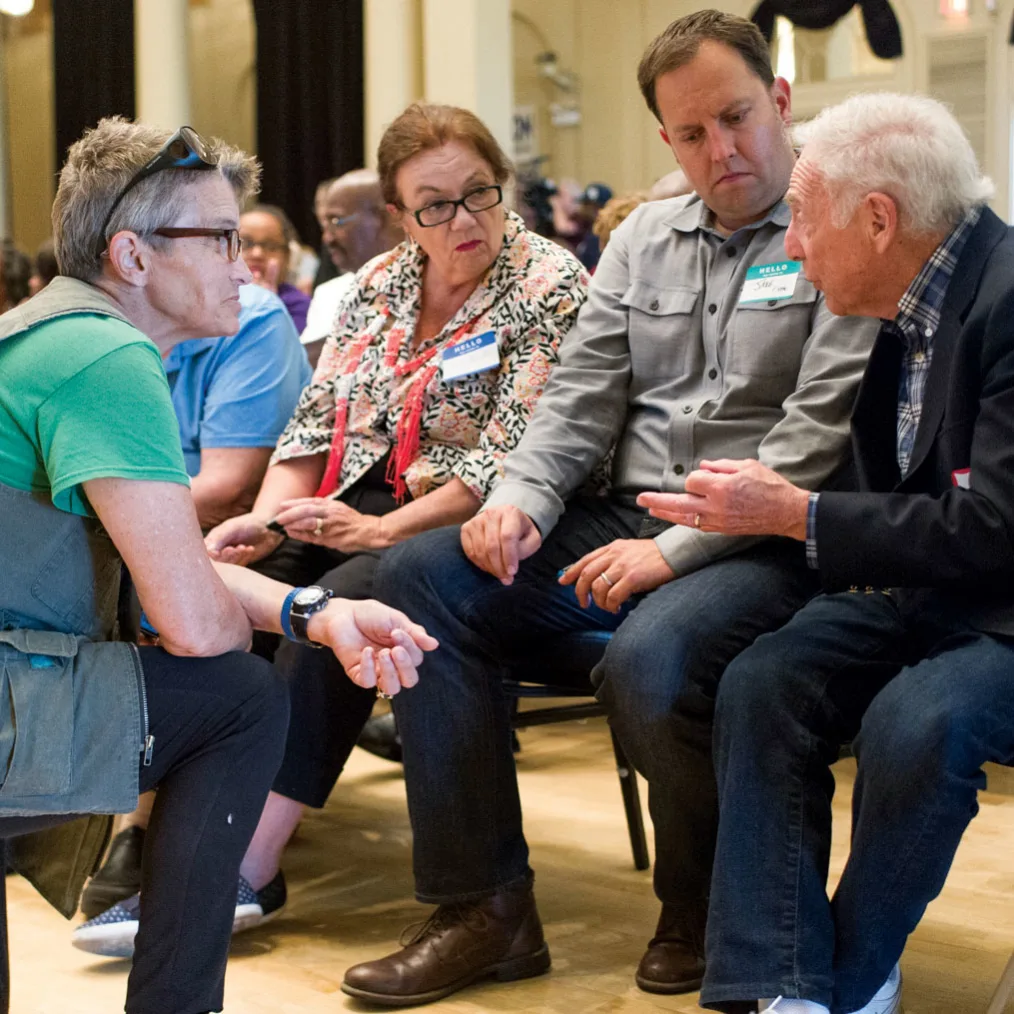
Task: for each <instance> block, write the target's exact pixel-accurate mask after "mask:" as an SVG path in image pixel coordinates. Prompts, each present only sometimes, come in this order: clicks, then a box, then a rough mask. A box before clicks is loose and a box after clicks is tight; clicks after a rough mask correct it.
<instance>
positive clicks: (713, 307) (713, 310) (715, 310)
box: [708, 303, 718, 313]
mask: <svg viewBox="0 0 1014 1014" xmlns="http://www.w3.org/2000/svg"><path fill="white" fill-rule="evenodd" d="M708 313H718V307H717V306H716V305H715V304H714V303H712V304H711V305H710V306H709V307H708Z"/></svg>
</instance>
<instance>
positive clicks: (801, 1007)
mask: <svg viewBox="0 0 1014 1014" xmlns="http://www.w3.org/2000/svg"><path fill="white" fill-rule="evenodd" d="M757 1010H758V1011H770V1012H771V1014H824V1012H826V1011H827V1008H826V1007H823V1006H821V1005H820V1004H819V1003H814V1002H813V1001H812V1000H792V999H786V998H785V997H782V996H778V997H775V999H774V1000H758V1001H757ZM853 1014H902V1012H901V968H900V967H899V966H898V965H895V966H894V968H892V969H891V974H890V975H889V976H888V977H887V981H886V982H885V983H884V984H883V986H881V987H880V989H878V990H877V991H876V993H874V994H873V999H872V1000H870V1002H869V1003H868V1004H867V1005H866V1006H865V1007H863V1008H861V1009H860V1010H857V1011H854V1012H853Z"/></svg>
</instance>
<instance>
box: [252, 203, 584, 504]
mask: <svg viewBox="0 0 1014 1014" xmlns="http://www.w3.org/2000/svg"><path fill="white" fill-rule="evenodd" d="M425 260H426V258H425V254H424V253H423V252H422V250H421V248H420V247H419V245H418V244H417V243H415V242H414V241H413V240H411V239H409V240H406V241H405V242H404V243H402V244H400V245H399V246H397V247H395V248H394V249H393V250H390V251H388V252H387V253H385V254H381V255H380V256H379V257H376V258H374V260H372V261H370V263H369V264H366V265H365V266H364V267H363V268H361V269H360V271H359V272H358V274H357V275H356V282H355V285H354V286H353V287H352V288H351V290H350V291H349V294H348V295H347V296H346V297H345V299H344V301H343V302H342V304H341V306H340V307H339V309H338V312H337V315H336V317H335V321H334V325H333V327H332V330H331V334H330V336H329V337H328V339H327V341H326V343H325V345H324V349H323V351H322V352H321V356H320V361H319V363H318V365H317V370H316V372H315V373H314V376H313V380H312V381H311V383H310V386H309V387H307V388H306V390H305V391H304V392H303V395H302V397H301V398H300V400H299V404H298V405H297V406H296V411H295V414H294V415H293V417H292V419H291V420H290V421H289V424H288V426H287V427H286V428H285V432H284V433H282V435H281V437H280V438H279V440H278V446H277V447H276V449H275V453H274V455H273V457H272V459H271V463H272V464H274V463H276V462H279V461H286V460H288V459H290V458H297V457H302V456H306V455H311V454H328V453H329V452H330V451H331V448H332V441H333V439H334V436H335V429H336V425H339V422H338V413H339V412H342V414H343V417H344V420H343V429H344V450H343V454H342V457H341V468H340V471H339V472H338V475H337V487H336V489H335V490H334V494H335V495H336V496H341V494H342V493H344V492H345V491H346V490H348V489H349V487H351V486H352V485H353V484H354V483H355V482H356V481H357V480H359V479H360V478H362V476H363V475H365V474H366V472H367V471H369V469H370V467H371V466H372V465H374V464H376V463H377V462H378V461H380V460H381V459H382V458H383V457H384V456H385V455H386V454H388V452H389V451H392V450H393V448H394V443H395V436H396V432H397V429H398V424H399V421H400V420H401V417H402V413H403V412H404V411H405V407H406V398H407V396H408V394H409V391H410V390H411V388H412V385H413V382H414V381H416V380H417V379H418V378H419V376H420V373H421V370H422V369H424V368H425V367H424V366H420V367H418V368H413V367H409V368H408V369H407V371H406V365H407V364H411V363H414V362H416V361H417V360H419V359H420V358H421V357H423V356H425V354H426V353H427V352H429V351H430V349H431V348H433V347H434V346H435V347H437V348H438V349H440V350H441V351H443V350H444V349H446V348H447V347H449V346H450V345H451V344H457V342H458V341H464V340H467V338H468V337H470V336H476V335H481V334H484V333H485V332H488V331H491V330H492V331H493V332H494V333H495V335H496V341H497V346H498V350H499V356H500V365H499V368H495V369H489V370H486V371H485V372H482V373H473V374H470V375H467V376H464V377H461V378H460V379H458V380H451V381H444V380H443V379H442V373H441V371H440V370H439V369H437V370H432V369H431V370H430V372H431V374H432V376H431V378H430V382H429V383H428V384H427V385H426V387H425V389H423V391H422V409H421V415H420V417H419V437H418V439H419V443H418V451H417V452H416V454H415V455H414V457H413V458H412V460H411V462H410V464H409V465H408V467H407V468H406V469H405V470H404V472H403V473H402V476H401V478H402V480H403V482H404V484H405V486H406V487H407V489H408V492H409V493H410V494H411V496H412V497H414V498H417V497H420V496H423V495H424V494H426V493H428V492H430V491H431V490H434V489H437V488H438V487H440V486H442V485H443V484H444V483H446V482H448V481H449V480H450V479H451V478H453V477H454V476H458V477H459V478H460V479H461V481H462V482H464V483H465V485H466V486H468V488H469V489H470V490H471V491H472V492H473V493H474V494H475V495H476V497H478V498H479V499H480V500H485V499H486V497H487V496H488V495H489V493H490V491H491V490H492V488H493V486H494V485H495V484H496V482H497V481H498V480H499V479H500V478H501V476H502V474H503V468H502V462H503V459H504V457H505V456H506V455H507V454H508V452H509V451H511V450H512V449H513V448H514V446H515V445H516V444H517V442H518V441H519V440H520V439H521V436H522V434H523V433H524V431H525V427H526V426H527V425H528V421H529V419H530V418H531V415H532V410H533V409H534V408H535V403H536V402H537V401H538V398H539V396H540V395H541V394H542V390H543V388H544V386H545V383H546V379H547V378H548V376H549V371H550V369H551V368H552V367H553V365H554V364H555V363H556V361H557V350H558V348H559V345H560V341H561V339H562V338H563V337H564V335H566V333H567V332H568V331H569V330H570V329H571V327H572V326H573V325H574V322H575V320H576V319H577V313H578V310H579V309H580V307H581V305H582V304H583V303H584V301H585V299H586V298H587V291H588V275H587V274H586V272H585V270H584V268H583V267H582V266H581V264H580V263H579V262H578V261H577V259H576V258H575V257H573V256H572V255H571V254H570V253H568V252H567V251H566V250H564V249H563V248H562V247H560V246H558V245H557V244H555V243H553V242H551V241H550V240H547V239H544V238H543V237H542V236H539V235H537V234H535V233H533V232H530V231H529V230H528V229H526V228H525V225H524V222H523V221H522V219H521V218H520V217H519V216H517V215H515V214H514V213H513V212H508V213H507V216H506V224H505V230H504V242H503V247H502V248H501V250H500V253H499V254H498V255H497V258H496V260H495V261H493V263H492V265H491V266H490V267H489V269H488V270H487V272H486V274H485V276H484V277H483V279H482V281H481V282H480V283H479V285H478V286H477V287H476V289H475V291H474V292H473V293H472V294H471V295H470V296H469V297H468V299H467V300H466V301H465V304H464V305H463V306H462V307H461V309H460V310H459V311H458V312H457V313H456V314H455V315H454V317H452V318H451V320H449V321H448V322H447V324H446V325H445V327H444V328H443V330H442V331H441V332H440V333H439V334H438V335H436V336H435V337H434V338H432V339H431V340H430V341H426V342H423V343H421V344H420V345H419V346H418V347H417V348H415V349H412V348H411V342H412V336H413V333H414V330H415V325H416V322H417V320H418V317H419V300H420V293H421V291H422V271H423V265H424V264H425ZM439 356H440V352H439V351H438V352H436V353H435V355H433V356H431V359H430V363H431V364H432V363H439V361H440V359H439ZM399 367H400V369H399ZM343 377H344V382H343ZM349 385H351V386H349ZM346 403H347V407H346Z"/></svg>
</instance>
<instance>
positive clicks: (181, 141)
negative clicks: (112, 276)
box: [99, 127, 218, 253]
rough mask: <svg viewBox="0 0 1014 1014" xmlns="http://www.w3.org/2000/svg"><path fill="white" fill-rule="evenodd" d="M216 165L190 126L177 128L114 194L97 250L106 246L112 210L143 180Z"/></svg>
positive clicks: (210, 167)
mask: <svg viewBox="0 0 1014 1014" xmlns="http://www.w3.org/2000/svg"><path fill="white" fill-rule="evenodd" d="M217 167H218V163H217V162H216V161H215V159H214V156H213V155H212V154H211V151H210V149H209V148H208V146H207V144H205V143H204V141H203V139H202V138H201V135H200V134H198V133H197V131H196V130H194V128H193V127H180V129H179V130H177V131H176V133H175V134H173V136H172V137H170V138H169V140H168V141H166V143H165V144H164V145H163V146H162V148H161V150H160V151H159V152H158V153H157V154H156V155H155V156H154V157H153V158H152V159H151V160H150V161H148V162H147V163H145V164H144V165H143V166H141V168H140V169H138V170H137V172H136V173H134V175H133V176H132V177H131V178H130V180H129V182H128V183H127V185H126V186H125V187H124V188H123V189H122V190H121V191H120V193H119V194H118V195H117V198H116V200H115V201H113V205H112V207H111V208H110V209H109V214H108V215H106V220H105V221H104V222H103V223H102V233H101V236H102V238H101V241H100V243H101V245H100V247H99V253H102V251H103V250H105V248H106V230H107V229H108V228H109V223H110V222H111V221H112V219H113V213H114V212H115V211H116V209H117V208H118V207H119V206H120V203H121V202H122V201H123V198H124V197H126V196H127V194H129V193H130V191H131V190H133V189H134V187H136V186H137V185H138V183H140V182H141V181H142V180H146V179H147V178H148V177H149V176H153V175H154V174H155V173H159V172H162V170H163V169H216V168H217Z"/></svg>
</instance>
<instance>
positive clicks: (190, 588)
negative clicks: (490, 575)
mask: <svg viewBox="0 0 1014 1014" xmlns="http://www.w3.org/2000/svg"><path fill="white" fill-rule="evenodd" d="M257 177H258V167H257V164H256V162H255V161H254V160H253V159H251V158H249V157H248V156H246V155H244V154H243V153H242V152H240V151H238V150H236V149H234V148H231V147H229V146H227V145H225V144H223V143H221V142H217V141H213V142H211V143H209V142H206V141H204V140H203V139H201V138H200V137H199V136H198V135H197V134H196V133H195V132H194V131H192V130H191V129H190V128H188V127H184V128H181V129H180V130H179V131H178V132H177V133H176V134H174V135H172V136H171V137H170V136H169V135H168V133H167V132H166V131H162V130H158V129H155V128H152V127H147V126H143V125H141V124H134V123H130V122H128V121H126V120H122V119H119V118H111V119H107V120H103V121H101V122H100V123H99V124H98V126H97V127H96V128H95V129H94V130H91V131H89V132H88V133H86V134H85V136H84V137H83V138H82V139H81V140H80V141H78V142H77V143H76V144H75V145H73V146H72V147H71V149H70V152H69V155H68V160H67V163H66V165H65V166H64V168H63V170H62V172H61V174H60V183H59V188H58V190H57V196H56V201H55V203H54V206H53V226H54V235H55V244H56V255H57V259H58V261H59V264H60V269H61V276H60V277H58V278H56V279H55V280H54V281H53V282H52V283H51V284H50V285H49V286H47V287H46V288H45V289H44V290H43V291H42V292H40V293H39V294H38V295H36V296H35V297H33V298H32V299H30V300H29V301H28V302H27V303H25V304H23V305H22V306H20V307H17V308H15V309H13V310H11V311H9V312H8V313H6V314H4V315H3V316H0V560H2V566H0V679H2V681H3V686H0V772H2V771H6V776H5V777H4V779H3V781H2V783H0V839H5V838H11V839H13V841H14V847H13V849H12V851H13V859H14V863H15V865H16V866H18V865H19V864H22V865H23V868H26V869H27V868H31V869H32V871H33V881H34V882H35V883H36V885H37V886H39V888H40V889H41V890H43V892H44V893H45V894H46V896H47V897H48V898H50V900H52V901H54V903H56V904H57V905H58V907H60V908H61V910H62V911H64V913H65V914H66V915H68V916H69V915H70V914H71V913H72V911H73V908H74V907H75V906H76V902H77V898H78V895H79V893H80V888H81V885H82V883H83V879H84V875H85V874H86V873H87V872H88V871H89V870H90V869H91V868H93V866H94V860H95V858H96V853H97V851H98V849H99V848H101V845H102V842H103V841H104V840H105V837H106V830H107V827H108V818H105V817H101V816H100V815H103V814H109V813H115V812H126V811H129V810H131V809H133V808H134V805H135V803H136V799H137V795H138V792H139V791H146V790H149V789H153V788H156V787H157V789H158V792H157V795H156V802H155V807H154V811H153V814H152V819H151V825H150V831H149V834H148V836H147V840H146V843H145V853H146V855H145V863H144V874H143V876H142V884H141V893H142V895H143V896H144V898H145V904H144V908H143V912H142V913H141V914H140V917H139V919H140V928H139V930H138V934H137V941H136V946H135V956H134V964H133V968H132V970H131V973H130V978H129V980H128V984H127V1000H126V1011H127V1012H128V1014H141V1012H144V1014H195V1012H203V1011H212V1010H219V1009H221V1006H222V995H223V985H224V974H225V963H226V957H227V950H228V943H229V936H230V930H231V927H232V921H233V913H234V909H235V906H236V900H237V886H236V885H237V884H239V886H240V893H242V888H243V882H242V879H241V876H240V873H241V870H240V862H241V859H242V857H243V855H244V853H245V851H246V848H247V845H248V843H249V840H250V837H251V835H252V833H253V830H254V827H255V826H256V823H257V819H258V817H259V816H260V813H261V809H262V807H263V804H264V800H265V798H266V796H267V792H268V788H269V787H270V785H271V782H272V779H273V778H274V775H275V771H276V769H277V767H278V764H279V762H280V760H281V755H282V748H283V744H284V739H285V733H286V727H287V721H288V697H287V691H286V688H285V686H284V683H283V681H282V679H281V677H280V676H279V675H278V673H277V672H276V671H275V670H274V669H273V668H272V666H270V665H269V664H267V663H266V662H264V661H263V660H262V659H260V658H257V657H254V656H251V655H249V654H247V653H246V651H245V649H246V648H247V647H248V645H249V643H250V639H251V633H252V630H253V629H255V628H258V629H265V630H271V631H275V632H279V633H284V634H285V635H286V636H289V637H291V638H293V639H294V640H297V641H302V642H304V643H315V644H318V645H320V646H322V647H327V648H330V649H331V650H333V651H334V652H335V654H336V655H337V657H338V659H339V660H340V662H341V663H342V665H343V667H344V669H345V671H346V673H347V674H348V676H349V677H350V678H351V679H353V680H354V681H355V682H356V683H358V684H359V685H361V686H375V687H377V689H378V690H379V691H380V692H381V693H384V694H394V693H397V692H398V691H399V689H401V688H402V687H406V686H412V685H413V684H414V683H415V682H416V681H417V679H418V674H417V671H416V667H417V666H418V665H419V663H420V662H421V661H422V658H423V652H424V651H426V650H429V649H432V648H433V647H435V641H433V639H432V638H430V637H429V636H428V635H427V634H426V632H425V631H424V630H423V629H422V628H421V627H419V626H418V625H417V624H414V623H412V622H411V621H410V620H409V619H408V617H406V616H404V615H403V614H401V613H398V612H396V611H395V610H391V609H388V608H387V607H385V606H382V605H381V604H379V603H377V602H348V601H343V600H339V599H331V600H330V601H329V595H328V594H327V593H325V592H323V591H321V590H320V589H314V588H307V589H292V588H290V587H288V586H286V585H284V584H281V583H279V582H275V581H271V580H270V579H267V578H264V577H262V576H260V575H257V574H255V573H253V572H251V571H249V570H246V569H244V568H239V567H231V566H228V565H223V564H218V563H214V562H212V561H211V560H210V559H209V558H208V555H207V553H206V551H205V549H204V543H203V541H202V538H201V531H200V527H199V525H198V521H197V515H196V511H195V509H194V504H193V500H192V498H191V495H190V489H189V481H188V478H187V473H186V470H185V468H184V463H183V456H182V451H181V448H180V444H179V437H178V432H177V424H176V419H175V415H174V413H173V408H172V404H171V401H170V395H169V389H168V385H167V382H166V378H165V374H164V372H163V370H162V366H161V361H160V359H161V356H162V355H163V354H164V353H166V352H167V351H168V350H169V349H171V348H172V347H173V346H174V345H175V344H177V343H178V342H180V341H184V340H187V339H191V338H203V337H209V336H214V335H229V334H234V333H235V332H236V330H237V327H238V313H239V299H238V294H237V290H238V287H239V286H240V285H241V284H243V283H244V282H247V281H249V279H250V275H249V272H248V270H247V268H246V265H245V264H244V263H243V261H242V259H240V258H239V236H238V232H237V228H238V220H239V205H240V203H242V202H243V201H244V200H245V199H246V198H247V197H248V196H249V195H250V194H251V193H252V192H253V191H254V189H255V188H256V184H257ZM123 564H126V566H127V568H128V569H129V571H130V574H131V577H132V579H133V582H134V585H135V587H136V589H137V592H138V596H139V598H140V601H141V604H142V606H143V607H144V609H145V611H146V614H147V617H148V619H149V621H150V623H151V624H152V625H153V626H154V628H155V629H156V630H157V631H158V632H159V644H158V645H157V646H145V647H138V646H136V645H132V644H125V643H120V642H115V641H113V640H112V637H113V635H114V621H115V602H116V590H117V584H118V579H119V574H120V569H121V566H122V565H123ZM75 815H77V816H80V815H89V816H87V817H86V819H82V820H79V821H76V822H75V824H74V825H73V828H77V829H78V832H79V833H78V832H75V831H73V829H72V833H70V834H68V828H61V829H59V830H60V831H61V835H60V836H59V837H58V838H56V839H54V837H53V836H52V834H51V832H45V831H43V832H41V834H40V833H38V832H39V829H40V828H42V827H43V826H44V825H46V824H48V823H52V822H55V821H67V820H70V819H71V818H72V817H73V816H75ZM97 824H98V825H101V830H98V831H97V830H96V825H97ZM68 827H70V825H68ZM28 831H30V832H33V834H30V835H25V834H24V832H28ZM75 834H76V835H77V836H76V837H75ZM54 841H56V842H57V845H56V846H54ZM54 848H56V849H57V851H54ZM68 871H70V872H69V874H68ZM124 904H125V905H132V906H133V909H134V911H135V912H138V911H139V909H140V905H139V900H138V898H136V897H135V898H133V899H128V901H127V902H124ZM98 929H101V927H99V928H98ZM2 992H3V990H2V984H0V993H2Z"/></svg>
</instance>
